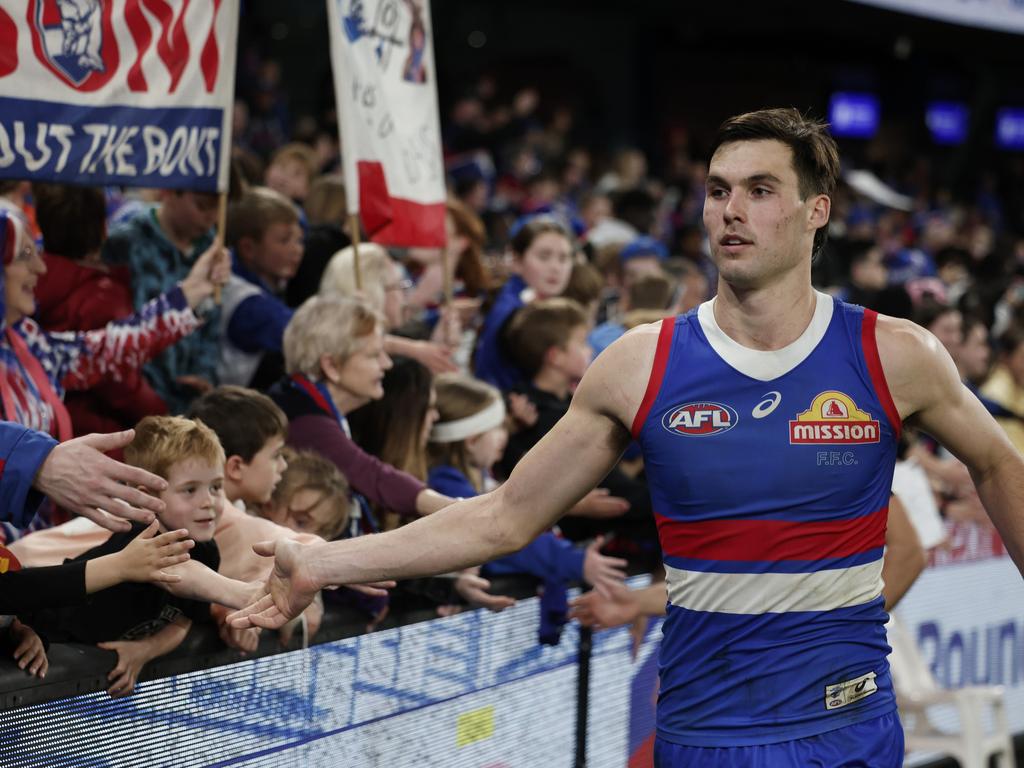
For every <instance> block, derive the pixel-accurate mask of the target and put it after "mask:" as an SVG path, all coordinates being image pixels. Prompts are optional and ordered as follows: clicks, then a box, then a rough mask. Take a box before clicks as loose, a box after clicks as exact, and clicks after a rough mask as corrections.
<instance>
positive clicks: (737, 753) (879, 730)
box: [654, 712, 903, 768]
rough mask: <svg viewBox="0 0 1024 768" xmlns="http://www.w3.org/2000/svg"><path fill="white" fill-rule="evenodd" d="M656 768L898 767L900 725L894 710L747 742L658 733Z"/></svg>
mask: <svg viewBox="0 0 1024 768" xmlns="http://www.w3.org/2000/svg"><path fill="white" fill-rule="evenodd" d="M654 765H655V768H900V766H902V765H903V726H901V725H900V719H899V717H898V716H897V714H896V713H895V712H891V713H889V714H888V715H882V717H876V718H874V719H872V720H865V721H864V722H863V723H857V724H856V725H848V726H846V727H845V728H837V729H836V730H834V731H827V732H826V733H819V734H818V735H817V736H808V737H807V738H806V739H795V740H793V741H780V742H779V743H778V744H758V745H756V746H751V747H687V746H684V745H682V744H673V743H672V742H671V741H665V740H664V739H662V738H661V737H658V738H657V739H656V740H655V742H654Z"/></svg>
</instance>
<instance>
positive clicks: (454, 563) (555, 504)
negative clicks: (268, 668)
mask: <svg viewBox="0 0 1024 768" xmlns="http://www.w3.org/2000/svg"><path fill="white" fill-rule="evenodd" d="M652 329H653V330H652ZM657 333H658V328H657V326H650V327H643V328H638V329H636V330H635V331H633V332H631V333H630V334H627V335H626V336H624V337H623V338H622V339H620V340H619V341H618V342H616V343H615V344H613V345H612V346H611V347H609V348H608V349H607V350H605V352H604V353H602V354H601V356H600V357H599V358H598V359H597V360H596V361H595V362H594V364H593V365H592V366H591V368H590V370H589V371H587V374H586V376H584V378H583V381H582V382H581V383H580V386H579V388H578V389H577V391H576V395H575V396H574V397H573V401H572V405H571V406H570V408H569V411H568V413H567V414H566V415H565V416H564V417H563V418H562V419H561V420H560V421H559V422H558V424H556V425H555V427H554V428H553V429H552V430H551V431H550V432H549V433H548V434H547V435H546V436H545V437H544V439H543V440H541V441H540V442H539V443H538V444H537V445H536V446H535V447H534V448H533V450H531V451H530V452H529V453H528V454H527V455H526V456H525V457H523V459H522V460H521V461H520V462H519V464H518V466H516V468H515V471H513V472H512V476H511V477H510V478H509V479H508V480H507V481H506V482H505V483H504V484H503V485H502V486H500V487H499V488H498V489H497V490H495V491H493V492H491V493H488V494H484V495H482V496H477V497H475V498H472V499H466V500H464V501H460V502H458V503H456V504H452V505H451V506H448V507H446V508H444V509H442V510H441V511H439V512H435V513H434V514H432V515H430V516H428V517H424V518H420V519H418V520H415V521H414V522H412V523H410V524H409V525H406V526H404V527H402V528H399V529H397V530H395V531H391V532H389V533H384V534H377V535H373V536H362V537H359V538H356V539H348V540H346V541H337V542H329V543H326V544H314V545H309V546H307V547H299V546H298V545H294V544H292V543H288V542H282V543H278V544H276V545H270V544H267V545H261V546H260V547H259V548H258V549H257V552H259V553H260V554H264V555H268V556H269V555H274V556H275V566H274V570H273V572H272V574H271V577H270V580H269V582H268V594H266V595H265V596H264V597H263V598H262V599H261V600H260V601H257V602H256V603H254V604H252V605H250V606H249V607H248V608H246V609H243V610H241V611H239V612H237V613H235V614H233V615H232V616H230V617H229V620H230V621H232V623H233V625H234V626H236V627H246V626H261V627H265V628H274V627H277V626H280V624H282V623H284V622H285V621H287V620H288V619H289V618H291V617H292V616H294V615H296V612H297V611H300V610H302V608H304V607H305V605H306V604H307V603H308V600H310V599H312V595H313V594H315V593H316V591H317V590H319V589H322V588H323V587H326V586H329V585H333V584H359V583H364V584H365V583H372V582H377V581H382V580H385V579H407V578H414V577H419V576H427V575H431V574H436V573H447V572H450V571H455V570H460V569H462V568H466V567H468V566H472V565H479V564H481V563H484V562H487V561H489V560H493V559H494V558H496V557H500V556H502V555H506V554H509V553H511V552H515V551H517V550H519V549H521V548H522V547H524V546H525V545H526V544H528V543H529V542H530V541H532V540H533V539H534V538H535V537H536V536H537V535H538V534H540V533H541V532H542V531H544V530H545V529H547V528H548V527H550V526H551V525H552V524H553V523H554V522H555V521H556V520H558V518H559V517H561V516H562V514H563V513H564V512H565V511H566V510H567V509H568V508H569V507H571V506H572V505H573V504H575V503H576V502H577V501H579V500H580V499H581V498H582V497H583V496H584V495H585V494H586V493H587V492H588V491H590V490H591V489H592V488H594V486H595V485H597V484H598V483H599V482H600V481H601V480H602V479H603V478H604V477H605V476H606V475H607V474H608V472H609V471H610V470H611V468H612V467H613V466H614V465H615V462H616V461H617V460H618V458H619V456H620V455H621V454H622V451H623V450H624V449H625V447H626V445H627V444H628V442H629V431H628V429H627V427H626V426H625V425H627V424H629V423H630V422H631V420H632V418H633V416H634V414H635V413H636V410H637V409H638V408H639V405H640V402H641V400H642V399H643V394H644V390H645V389H646V386H647V379H648V377H649V373H650V370H651V366H652V364H653V361H654V350H655V346H656V343H657Z"/></svg>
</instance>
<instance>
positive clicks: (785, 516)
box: [633, 294, 900, 747]
mask: <svg viewBox="0 0 1024 768" xmlns="http://www.w3.org/2000/svg"><path fill="white" fill-rule="evenodd" d="M876 317H877V316H876V315H875V313H873V312H870V311H867V310H864V309H862V308H860V307H855V306H852V305H848V304H844V303H842V302H840V301H836V300H833V299H832V298H830V297H828V296H826V295H824V294H817V305H816V309H815V312H814V316H813V318H812V320H811V323H810V325H809V326H808V327H807V329H806V330H805V331H804V333H803V334H802V335H801V336H800V338H799V339H797V340H796V341H794V342H793V343H792V344H790V345H789V346H788V347H785V348H784V349H780V350H775V351H772V352H762V351H757V350H751V349H747V348H746V347H743V346H741V345H739V344H737V343H736V342H735V341H733V340H732V339H731V338H729V337H728V336H727V335H726V334H725V333H724V332H723V331H722V330H721V329H720V328H719V327H718V324H717V323H716V322H715V319H714V308H713V302H707V303H705V304H702V305H701V306H700V307H698V308H697V309H696V310H694V311H691V312H689V313H688V314H686V315H683V316H681V317H678V318H670V319H667V320H665V321H663V324H662V328H661V334H660V337H659V340H658V348H657V354H656V356H655V362H654V368H653V370H652V373H651V379H650V382H649V384H648V388H647V394H646V395H645V397H644V400H643V403H642V405H641V407H640V410H639V411H638V413H637V415H636V420H635V421H634V424H633V435H634V437H635V438H636V439H637V440H638V441H639V442H640V445H641V447H642V449H643V454H644V465H645V467H646V472H647V478H648V482H649V485H650V491H651V500H652V502H653V505H654V510H655V515H656V518H657V523H658V531H659V536H660V539H661V546H662V551H663V553H664V560H665V571H666V582H667V588H668V608H667V617H666V619H665V623H664V629H663V632H664V637H663V640H662V645H661V660H660V669H661V691H660V694H659V701H658V735H659V736H661V737H662V738H663V739H666V740H668V741H671V742H675V743H677V744H685V745H692V746H708V747H711V746H745V745H751V744H769V743H774V742H779V741H788V740H790V739H800V738H804V737H807V736H812V735H815V734H819V733H824V732H826V731H830V730H833V729H836V728H842V727H844V726H847V725H852V724H854V723H858V722H861V721H864V720H868V719H870V718H875V717H879V716H880V715H883V714H886V713H888V712H891V711H894V710H895V707H896V705H895V699H894V697H893V692H892V682H891V680H890V676H889V666H888V663H887V661H886V656H887V655H888V653H889V646H888V644H887V643H886V638H885V628H884V624H885V621H886V618H887V616H886V613H885V610H884V608H883V599H882V597H881V587H882V580H881V570H882V550H883V546H884V542H885V527H886V518H887V515H888V502H889V489H890V487H891V485H892V474H893V466H894V463H895V458H896V442H897V440H898V437H899V429H900V422H899V415H898V413H897V412H896V408H895V406H894V405H893V402H892V398H891V396H890V395H889V391H888V388H887V387H886V384H885V378H884V376H883V374H882V367H881V363H880V361H879V358H878V351H877V347H876V346H875V320H876Z"/></svg>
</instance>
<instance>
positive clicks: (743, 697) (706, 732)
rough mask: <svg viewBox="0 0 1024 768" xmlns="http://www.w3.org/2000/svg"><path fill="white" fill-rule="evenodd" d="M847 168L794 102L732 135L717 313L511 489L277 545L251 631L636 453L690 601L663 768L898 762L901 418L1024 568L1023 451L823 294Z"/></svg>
mask: <svg viewBox="0 0 1024 768" xmlns="http://www.w3.org/2000/svg"><path fill="white" fill-rule="evenodd" d="M838 175H839V156H838V151H837V148H836V144H835V142H834V140H833V139H832V138H831V136H829V134H828V132H827V130H826V128H825V126H824V125H823V124H822V123H819V122H816V121H813V120H809V119H807V118H805V117H803V116H802V115H801V114H800V113H799V112H798V111H797V110H795V109H773V110H763V111H760V112H754V113H749V114H746V115H741V116H739V117H735V118H732V119H730V120H727V121H726V122H725V123H724V124H723V125H722V128H721V129H720V132H719V135H718V138H717V139H716V141H715V142H714V145H713V155H712V157H711V162H710V167H709V169H708V176H707V181H706V196H705V204H704V226H705V228H706V230H707V234H708V238H709V241H710V243H711V255H712V259H713V260H714V262H715V265H716V267H717V268H718V273H719V280H718V293H717V296H716V298H715V299H714V300H712V301H709V302H706V303H704V304H702V305H700V307H698V309H697V310H696V311H693V312H690V313H687V314H686V315H683V316H681V317H677V318H674V319H672V318H670V319H667V320H664V321H662V322H661V323H658V324H652V325H648V326H640V327H638V328H636V329H635V330H633V331H631V332H630V333H628V334H626V335H625V336H623V337H622V339H620V340H619V341H617V342H615V343H614V344H613V345H611V346H610V347H609V348H608V349H607V350H606V351H605V352H604V353H603V354H602V355H601V356H600V357H599V358H597V360H596V361H595V362H594V363H593V365H591V367H590V369H589V370H588V371H587V374H586V376H584V378H583V381H582V382H581V383H580V386H579V388H578V389H577V390H576V393H575V396H574V398H573V401H572V405H571V406H570V408H569V411H568V413H567V414H566V416H565V417H564V418H563V419H562V420H561V421H560V422H559V423H558V425H556V427H555V428H554V429H552V430H551V431H550V432H549V433H548V434H547V436H546V437H545V438H544V440H542V441H541V442H540V443H539V444H538V445H537V446H536V447H535V448H534V449H533V450H532V451H531V452H530V453H528V454H527V455H526V456H525V457H524V458H523V460H522V461H520V463H519V465H518V466H517V467H516V470H515V471H514V472H513V473H512V475H511V477H510V478H509V479H508V481H506V482H505V484H504V485H502V486H501V487H500V488H498V489H497V490H496V491H494V492H492V493H490V494H485V495H483V496H479V497H476V498H473V499H468V500H466V501H463V502H459V503H457V504H453V505H451V506H450V507H447V508H445V509H443V510H441V511H440V512H437V513H436V514H433V515H430V516H429V517H426V518H423V519H421V520H417V521H415V522H413V523H411V524H409V525H407V526H405V527H404V528H401V529H399V530H397V531H393V532H390V533H386V534H382V535H380V536H372V537H366V538H364V539H362V540H352V541H346V542H332V543H328V544H324V545H318V546H315V547H308V548H300V547H297V546H294V545H287V544H286V545H278V546H277V547H276V551H275V548H272V547H267V548H264V549H263V551H264V552H265V553H266V554H268V555H269V554H275V555H276V566H275V574H274V576H273V577H272V579H271V582H270V584H269V593H268V594H267V595H265V596H264V597H263V598H262V599H261V600H260V601H258V602H257V603H255V604H254V605H252V606H249V608H247V609H245V610H244V611H241V612H239V614H238V616H237V617H236V618H235V619H234V620H235V621H236V622H237V623H238V624H239V625H242V626H245V625H247V624H249V623H256V624H259V625H263V626H274V625H276V624H278V623H281V622H283V621H285V620H286V619H287V618H288V617H290V616H293V615H295V613H296V612H297V611H299V610H301V608H302V607H303V606H304V605H305V604H306V603H307V602H309V600H311V599H312V597H313V595H314V594H315V593H316V591H317V590H318V589H320V588H322V587H323V586H324V585H326V584H335V583H347V582H350V581H355V580H370V579H379V578H385V577H390V578H409V577H413V576H419V575H424V574H427V573H436V572H443V571H447V570H451V569H453V568H459V567H465V566H467V565H470V564H472V563H479V562H482V561H484V560H487V559H490V558H492V557H494V556H496V555H500V554H503V553H505V552H509V551H514V550H515V549H517V548H519V547H521V546H522V545H523V544H524V543H525V542H527V541H529V540H530V538H531V537H533V536H535V535H536V533H537V532H538V531H540V530H543V529H544V527H546V526H548V525H550V524H551V523H552V522H553V521H554V520H556V519H557V518H558V517H559V515H561V514H562V512H563V511H564V510H565V509H566V508H567V507H569V506H570V505H571V504H573V503H574V502H575V501H576V500H577V499H579V498H580V497H581V496H582V495H583V494H584V493H586V492H587V491H588V490H589V489H590V488H592V487H593V486H594V484H595V483H597V482H598V481H599V480H600V479H601V478H602V477H603V476H604V475H605V474H606V473H607V472H608V470H609V469H610V468H611V467H612V466H613V465H614V463H615V461H616V460H617V459H618V457H619V455H620V454H621V452H622V451H623V450H624V449H625V447H626V446H627V445H628V444H629V441H630V439H631V438H633V439H636V440H637V441H638V442H639V443H640V447H641V449H642V451H643V454H644V466H645V471H646V473H647V479H648V483H649V484H650V489H651V497H652V501H653V504H654V509H655V510H656V518H657V521H658V528H659V533H660V536H661V542H662V549H663V551H664V559H665V571H666V583H667V592H668V601H669V602H668V605H667V607H666V613H667V618H666V620H665V624H664V627H663V633H664V639H663V641H662V645H661V691H660V697H659V702H658V727H657V740H656V744H655V763H656V764H657V765H659V766H672V767H673V768H674V767H676V766H701V768H715V767H716V766H727V765H729V766H731V765H744V766H772V768H779V767H782V766H793V767H794V768H796V767H797V766H806V765H815V764H817V765H841V764H851V763H857V764H859V765H864V766H877V767H878V768H883V767H884V768H890V767H892V766H898V765H900V764H901V762H902V758H903V733H902V729H901V727H900V723H899V719H898V716H897V714H896V701H895V697H894V694H893V689H892V681H891V678H890V673H889V667H888V662H887V660H886V657H887V655H888V653H889V646H888V644H887V643H886V639H885V621H886V618H887V616H886V613H885V611H884V607H883V602H884V601H883V597H882V582H881V570H882V550H883V544H884V540H885V528H886V516H887V505H888V501H889V491H890V487H891V484H892V476H893V466H894V462H895V459H896V451H897V441H898V439H899V435H900V430H901V428H902V424H903V422H904V421H909V422H912V423H914V424H915V425H918V426H920V427H921V428H922V429H923V430H926V431H927V432H929V433H930V434H932V435H934V436H935V437H936V438H937V439H938V440H940V441H941V442H942V443H943V444H945V445H946V447H947V448H949V449H950V450H951V451H952V452H953V453H955V454H956V455H957V456H959V457H960V458H961V459H962V460H963V461H964V463H965V464H966V465H967V466H968V467H969V469H970V470H971V474H972V476H973V478H974V479H975V483H976V485H977V487H978V493H979V495H980V497H981V499H982V501H983V502H984V504H985V507H986V509H987V511H988V513H989V515H990V516H991V518H992V520H993V521H994V523H995V524H996V527H997V528H998V530H999V532H1000V534H1001V535H1002V537H1003V540H1004V542H1005V543H1006V546H1007V549H1008V551H1009V553H1010V555H1011V556H1012V557H1013V559H1014V561H1015V562H1016V563H1017V565H1018V567H1019V568H1020V567H1022V566H1024V515H1022V510H1021V504H1022V501H1024V459H1022V458H1021V456H1020V455H1019V454H1018V453H1017V451H1015V450H1014V448H1013V446H1011V445H1010V443H1009V442H1008V441H1007V440H1006V437H1005V435H1004V434H1003V432H1002V430H1000V429H999V427H998V425H996V423H995V422H994V421H993V420H992V418H991V416H989V415H988V413H987V412H986V411H985V410H984V408H982V406H981V404H980V403H979V402H978V400H977V398H975V397H974V396H973V395H972V394H971V393H970V392H969V391H968V390H967V389H966V388H965V387H964V386H963V384H962V383H961V382H960V378H959V376H958V375H957V371H956V367H955V366H954V364H953V362H952V360H951V359H950V358H949V355H948V354H947V353H946V351H945V350H944V349H943V348H942V347H941V345H939V344H938V342H937V341H936V340H935V338H934V337H933V336H932V335H931V334H929V333H928V332H927V331H925V330H924V329H922V328H919V327H918V326H916V325H913V324H912V323H909V322H906V321H903V320H896V319H893V318H888V317H881V316H878V315H877V314H875V313H874V312H871V311H869V310H863V309H862V308H860V307H855V306H851V305H847V304H844V303H842V302H839V301H836V300H834V299H832V298H831V297H828V296H826V295H824V294H821V293H818V292H816V291H815V290H814V289H813V287H812V285H811V280H810V274H811V259H812V255H813V253H814V252H815V251H817V250H818V249H820V247H821V246H822V244H823V240H824V235H823V229H824V228H825V227H826V226H827V224H828V220H829V213H830V210H831V195H832V193H833V191H834V189H835V184H836V180H837V178H838ZM837 456H838V457H839V458H838V460H837V459H836V458H835V457H837Z"/></svg>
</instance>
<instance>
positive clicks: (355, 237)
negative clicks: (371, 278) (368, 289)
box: [348, 213, 363, 291]
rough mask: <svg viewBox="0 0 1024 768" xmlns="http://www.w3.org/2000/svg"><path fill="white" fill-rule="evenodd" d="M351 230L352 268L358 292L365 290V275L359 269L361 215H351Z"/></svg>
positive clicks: (349, 219)
mask: <svg viewBox="0 0 1024 768" xmlns="http://www.w3.org/2000/svg"><path fill="white" fill-rule="evenodd" d="M348 221H349V228H350V229H351V230H352V268H353V269H354V270H355V273H356V290H357V291H361V290H363V273H362V270H361V269H360V268H359V214H358V213H350V214H349V218H348Z"/></svg>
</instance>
